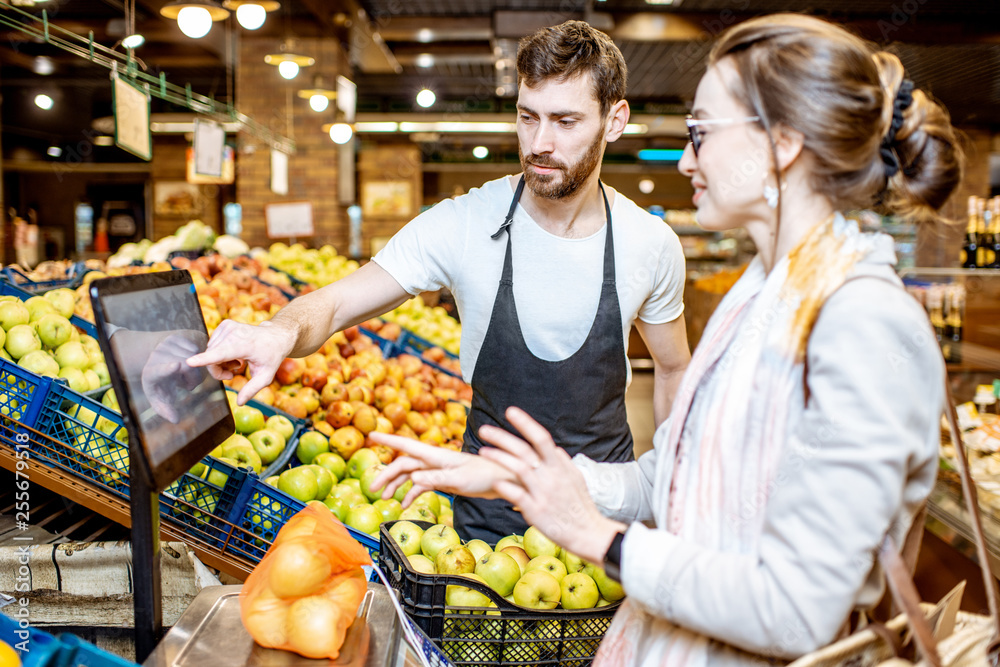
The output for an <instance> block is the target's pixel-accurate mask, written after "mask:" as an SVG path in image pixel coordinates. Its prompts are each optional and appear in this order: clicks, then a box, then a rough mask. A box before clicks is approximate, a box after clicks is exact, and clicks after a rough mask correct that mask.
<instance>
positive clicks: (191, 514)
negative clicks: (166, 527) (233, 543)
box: [160, 456, 249, 549]
mask: <svg viewBox="0 0 1000 667" xmlns="http://www.w3.org/2000/svg"><path fill="white" fill-rule="evenodd" d="M201 462H202V463H204V464H205V470H204V472H203V473H202V476H201V477H198V476H196V475H194V474H192V473H191V472H190V471H188V472H186V473H184V474H183V475H181V476H180V478H179V479H177V480H175V481H174V482H172V483H171V484H170V486H168V487H167V488H166V489H164V491H163V493H161V494H160V516H161V517H163V518H164V519H165V520H167V521H168V522H170V523H176V524H180V525H182V526H183V527H184V534H185V535H187V536H189V537H192V538H196V539H198V540H199V541H201V542H204V543H205V544H207V545H209V546H212V547H215V548H218V549H221V548H222V544H223V543H224V542H225V540H226V538H227V536H228V535H229V533H230V530H229V526H228V525H227V524H226V522H225V517H227V516H229V514H230V513H231V512H232V509H233V506H234V505H235V504H236V501H237V498H238V497H239V495H240V491H241V490H242V488H243V486H244V485H245V484H246V478H247V476H248V474H249V473H248V472H247V470H238V469H236V468H233V467H231V466H229V465H227V464H225V463H223V462H222V461H219V460H217V459H214V458H212V457H210V456H206V457H205V458H204V459H202V461H201Z"/></svg>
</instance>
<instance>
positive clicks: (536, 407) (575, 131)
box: [190, 21, 690, 542]
mask: <svg viewBox="0 0 1000 667" xmlns="http://www.w3.org/2000/svg"><path fill="white" fill-rule="evenodd" d="M517 71H518V78H519V82H520V87H519V90H518V102H517V135H518V144H519V154H520V158H521V168H522V173H521V174H519V175H515V176H509V177H504V178H501V179H498V180H495V181H490V182H488V183H486V184H484V185H483V186H482V187H480V188H475V189H473V190H472V191H470V192H469V193H468V194H465V195H462V196H460V197H456V198H454V199H451V200H447V201H443V202H441V203H439V204H438V205H437V206H435V207H434V208H432V209H430V210H429V211H426V212H424V213H422V214H421V215H420V216H418V217H417V218H416V219H414V220H413V221H411V222H410V223H409V224H408V225H406V226H405V227H404V228H403V229H402V230H400V232H399V233H398V234H396V235H395V236H394V237H393V238H392V239H391V240H390V242H389V243H388V245H386V247H385V248H384V249H383V250H382V251H381V252H379V253H378V255H376V256H375V257H374V260H373V261H372V262H369V263H368V264H366V265H365V266H363V267H361V269H359V270H358V271H356V272H355V273H353V274H352V275H350V276H348V277H346V278H344V279H343V280H340V281H338V282H337V283H334V284H332V285H329V286H327V287H325V288H323V289H321V290H318V291H316V292H313V293H312V294H309V295H307V296H304V297H300V298H298V299H296V300H295V301H293V302H292V303H290V304H289V305H288V306H286V307H285V308H284V309H283V310H282V311H281V312H279V313H278V314H277V315H276V316H275V317H274V318H273V319H272V320H270V321H269V322H264V323H263V324H261V325H260V326H259V327H250V326H247V325H243V324H236V323H233V322H229V321H226V322H223V323H222V325H221V326H220V327H219V328H218V329H217V330H216V332H215V335H214V336H213V338H212V340H211V343H210V344H209V347H208V351H207V352H205V353H204V354H202V355H198V356H197V357H194V358H192V359H191V360H190V363H192V364H193V365H211V366H210V368H211V370H212V372H213V373H214V374H215V375H216V376H217V377H220V378H223V379H224V378H226V377H229V376H231V374H230V372H229V371H228V370H226V368H227V366H226V365H225V364H226V363H227V362H231V361H232V360H244V359H245V360H247V361H248V362H249V364H250V370H251V372H252V374H253V376H252V379H251V380H250V381H249V382H248V383H247V385H246V386H245V387H244V388H243V390H242V391H241V392H240V397H239V399H240V401H245V400H246V399H249V398H250V397H251V396H252V395H253V394H254V393H256V392H257V391H258V390H259V389H261V388H263V387H264V386H266V385H267V384H269V383H270V382H271V379H272V377H273V376H274V373H275V371H276V369H277V367H278V364H280V362H281V361H282V359H284V358H285V357H286V356H295V357H301V356H305V355H307V354H309V353H311V352H313V351H315V350H316V349H317V348H319V347H320V345H322V344H323V342H324V341H325V340H326V339H327V338H328V337H329V336H330V334H331V333H333V332H334V331H339V330H341V329H344V328H346V327H348V326H351V325H353V324H357V323H359V322H363V321H364V320H366V319H368V318H370V317H373V316H376V315H379V314H381V313H384V312H386V311H388V310H391V309H392V308H394V307H396V306H398V305H399V304H400V303H402V302H403V301H405V300H406V299H408V298H410V295H413V294H419V293H420V292H424V291H428V290H434V289H439V288H442V287H447V288H448V289H450V290H451V292H452V293H453V295H454V297H455V301H456V304H457V306H458V310H459V313H460V314H461V317H462V341H461V365H462V372H463V374H464V375H465V379H466V380H467V381H469V382H470V384H471V385H472V389H473V401H472V409H471V412H470V414H469V420H468V426H467V428H466V432H465V444H464V449H465V451H470V452H475V451H478V449H479V448H480V446H481V442H480V439H479V436H478V429H479V428H480V427H481V426H483V425H484V424H490V425H499V426H502V427H504V428H508V429H509V428H510V425H509V424H508V423H507V420H506V418H505V417H504V411H505V410H506V409H507V408H508V407H509V406H512V405H516V406H518V407H521V408H523V409H525V410H526V411H527V412H528V413H529V414H531V415H533V416H534V417H535V418H536V419H537V420H538V421H539V422H541V423H542V424H543V425H544V426H545V427H546V428H548V429H549V430H550V431H551V432H552V434H553V437H554V438H555V441H556V442H557V443H558V444H559V445H560V446H562V447H564V448H565V449H566V451H567V452H568V453H569V454H570V455H575V454H577V453H585V454H586V455H587V456H589V457H590V458H591V459H594V460H597V461H611V462H616V461H621V462H624V461H631V460H632V459H633V452H632V435H631V433H630V432H629V427H628V423H627V422H626V415H625V400H624V397H625V388H626V386H627V385H628V382H629V373H630V367H629V364H628V359H627V357H626V340H627V334H628V332H629V331H630V329H631V327H632V324H633V323H634V324H635V325H636V327H637V328H638V330H639V332H640V334H641V335H642V337H643V339H644V340H645V342H646V345H647V347H648V348H649V350H650V353H651V356H652V358H653V361H654V370H655V384H654V394H653V404H654V417H655V420H656V423H657V425H659V424H660V423H661V422H663V420H664V419H666V418H667V416H668V414H669V411H670V405H671V403H672V402H673V395H674V391H675V389H676V386H677V383H678V382H679V380H680V377H681V375H682V374H683V371H684V368H685V367H686V366H687V363H688V361H689V359H690V353H689V351H688V347H687V337H686V335H685V330H684V317H683V304H682V300H681V299H682V294H683V290H684V277H685V276H684V255H683V253H682V250H681V246H680V242H679V241H678V239H677V236H676V235H675V234H674V233H673V232H672V231H671V230H670V228H669V227H668V226H667V225H665V224H664V223H663V221H662V220H660V219H659V218H657V217H655V216H653V215H650V214H648V213H646V212H645V211H643V210H642V209H640V208H639V207H638V206H636V205H635V204H634V203H633V202H631V201H629V200H628V199H627V198H626V197H624V196H623V195H621V194H619V193H617V192H615V191H614V190H612V189H611V188H609V187H606V186H604V185H603V184H602V183H601V182H600V170H599V169H598V167H599V166H600V163H601V159H602V157H603V155H604V148H605V146H606V145H607V143H608V142H610V141H615V140H617V139H618V137H620V136H621V135H622V132H623V131H624V130H625V125H626V123H627V122H628V118H629V107H628V103H627V102H626V101H625V99H624V96H625V88H626V69H625V61H624V59H623V58H622V55H621V52H620V51H619V50H618V48H617V47H616V46H615V45H614V43H613V42H612V41H611V39H610V38H609V37H608V36H607V35H605V34H604V33H601V32H599V31H597V30H594V29H593V28H591V27H590V26H589V25H587V24H586V23H584V22H581V21H568V22H566V23H564V24H562V25H559V26H556V27H551V28H545V29H542V30H540V31H538V32H536V33H535V34H533V35H530V36H529V37H526V38H525V39H523V40H522V41H521V44H520V46H519V48H518V54H517ZM415 491H416V490H415ZM454 507H455V515H454V519H455V528H456V529H458V531H459V533H460V534H461V535H462V537H463V538H464V539H472V538H481V539H485V540H486V541H488V542H496V541H497V540H498V539H499V538H500V537H502V536H504V535H509V534H511V533H522V532H523V531H524V529H525V528H526V524H525V523H524V520H523V518H522V517H521V515H520V514H519V513H517V512H516V511H515V510H514V509H513V508H512V507H511V506H510V504H509V503H507V502H506V501H503V500H480V499H467V498H456V499H455V505H454Z"/></svg>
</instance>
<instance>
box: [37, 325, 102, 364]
mask: <svg viewBox="0 0 1000 667" xmlns="http://www.w3.org/2000/svg"><path fill="white" fill-rule="evenodd" d="M56 317H58V315H57V316H56ZM44 323H45V320H42V324H44ZM40 335H42V342H43V343H44V342H45V337H44V334H41V333H40ZM55 354H56V361H58V362H59V366H60V367H67V366H69V367H71V368H79V369H80V370H83V369H84V368H87V367H89V366H90V354H88V353H87V349H86V348H85V347H83V345H81V344H80V343H77V342H76V341H72V340H71V341H68V342H66V343H63V344H62V345H60V346H59V347H57V348H56V353H55Z"/></svg>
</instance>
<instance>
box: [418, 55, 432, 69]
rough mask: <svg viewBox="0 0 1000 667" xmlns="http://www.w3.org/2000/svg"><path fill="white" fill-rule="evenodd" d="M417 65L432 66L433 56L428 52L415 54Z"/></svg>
mask: <svg viewBox="0 0 1000 667" xmlns="http://www.w3.org/2000/svg"><path fill="white" fill-rule="evenodd" d="M416 62H417V67H425V68H426V67H433V66H434V56H432V55H431V54H429V53H421V54H420V55H418V56H417V61H416Z"/></svg>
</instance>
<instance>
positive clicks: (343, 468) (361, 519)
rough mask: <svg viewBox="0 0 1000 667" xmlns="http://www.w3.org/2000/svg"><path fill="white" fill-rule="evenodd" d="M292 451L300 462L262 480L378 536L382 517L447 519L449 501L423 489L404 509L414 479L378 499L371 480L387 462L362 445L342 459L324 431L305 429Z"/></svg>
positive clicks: (340, 519) (433, 520) (450, 514)
mask: <svg viewBox="0 0 1000 667" xmlns="http://www.w3.org/2000/svg"><path fill="white" fill-rule="evenodd" d="M296 454H297V456H298V458H299V460H300V461H302V464H303V465H300V466H296V467H294V468H291V469H289V470H285V471H284V472H282V473H281V474H280V475H275V476H272V477H268V478H267V479H266V480H265V482H267V483H268V484H270V485H271V486H273V487H275V488H276V489H278V490H279V491H283V492H285V493H287V494H288V495H290V496H292V497H293V498H297V499H298V500H301V501H302V502H304V503H307V504H315V505H317V506H318V507H322V508H323V509H328V510H329V511H331V512H333V515H334V516H335V517H336V518H337V519H338V520H339V521H340V522H341V523H344V524H346V525H348V526H350V527H351V528H354V529H355V530H358V531H360V532H362V533H365V534H367V535H370V536H371V537H373V538H375V539H376V540H377V539H378V537H379V534H378V530H379V525H381V524H382V523H383V522H385V521H396V520H397V519H412V520H415V521H429V522H430V523H436V522H441V523H443V524H446V525H451V521H452V512H451V503H450V501H449V500H448V499H447V498H445V497H444V496H440V495H438V494H436V493H429V492H428V493H424V494H421V495H420V496H419V497H418V498H417V499H416V500H415V501H414V502H413V504H411V505H410V507H408V508H406V509H405V510H404V509H403V505H402V500H403V498H405V497H406V494H407V493H408V492H409V490H410V488H411V487H412V486H413V485H412V483H407V484H405V485H403V486H402V487H400V488H399V489H397V491H396V493H395V494H394V496H393V497H392V498H389V499H386V500H383V499H382V489H377V490H374V491H373V490H372V489H371V488H370V487H371V484H372V482H373V481H374V480H375V478H376V477H377V476H378V475H379V473H381V472H382V470H383V469H384V468H385V466H384V465H382V464H381V463H380V460H379V456H378V454H377V453H376V452H375V451H374V450H373V449H370V448H367V447H366V448H361V449H359V450H358V451H356V452H354V454H353V455H351V456H350V458H348V459H347V460H346V461H345V459H344V458H343V457H342V456H340V454H338V453H337V452H332V451H330V449H329V442H328V441H327V439H326V436H324V435H323V434H322V433H319V432H318V431H306V432H305V433H303V434H302V435H301V436H300V437H299V443H298V446H297V448H296Z"/></svg>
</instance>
